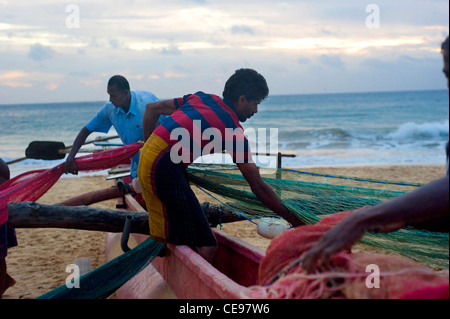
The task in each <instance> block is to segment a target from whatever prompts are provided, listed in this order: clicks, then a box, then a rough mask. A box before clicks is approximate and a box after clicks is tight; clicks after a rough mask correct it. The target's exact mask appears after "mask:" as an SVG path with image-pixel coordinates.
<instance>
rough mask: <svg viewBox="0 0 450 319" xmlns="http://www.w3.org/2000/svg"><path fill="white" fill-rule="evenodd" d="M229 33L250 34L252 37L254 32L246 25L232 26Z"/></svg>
mask: <svg viewBox="0 0 450 319" xmlns="http://www.w3.org/2000/svg"><path fill="white" fill-rule="evenodd" d="M231 33H232V34H245V33H246V34H250V35H254V34H255V31H254V30H253V28H252V27H250V26H248V25H234V26H232V27H231Z"/></svg>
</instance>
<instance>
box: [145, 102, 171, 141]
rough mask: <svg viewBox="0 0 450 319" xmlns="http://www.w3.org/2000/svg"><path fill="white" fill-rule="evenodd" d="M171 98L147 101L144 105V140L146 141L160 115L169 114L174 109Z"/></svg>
mask: <svg viewBox="0 0 450 319" xmlns="http://www.w3.org/2000/svg"><path fill="white" fill-rule="evenodd" d="M176 109H177V108H176V106H175V102H174V101H173V100H166V101H158V102H154V103H149V104H147V106H146V107H145V112H144V117H143V118H142V126H143V127H142V129H143V131H144V141H146V140H147V139H148V138H149V137H150V135H152V133H153V131H154V130H155V128H156V124H157V123H158V120H159V117H160V116H161V115H170V114H172V113H173V112H175V111H176Z"/></svg>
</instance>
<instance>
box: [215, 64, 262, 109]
mask: <svg viewBox="0 0 450 319" xmlns="http://www.w3.org/2000/svg"><path fill="white" fill-rule="evenodd" d="M242 95H245V97H246V98H247V100H249V101H258V100H261V101H263V100H265V99H266V97H267V96H268V95H269V87H268V86H267V82H266V79H264V77H263V76H262V75H261V74H259V73H258V72H256V71H255V70H252V69H239V70H236V72H235V73H234V74H233V75H232V76H231V77H230V78H229V79H228V81H227V83H225V88H224V91H223V97H224V98H225V99H227V100H228V101H230V102H231V103H235V102H237V100H238V99H239V97H240V96H242Z"/></svg>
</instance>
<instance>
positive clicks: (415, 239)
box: [188, 165, 449, 269]
mask: <svg viewBox="0 0 450 319" xmlns="http://www.w3.org/2000/svg"><path fill="white" fill-rule="evenodd" d="M188 173H189V178H190V180H191V181H192V182H194V183H195V184H197V185H199V186H201V187H202V188H203V189H207V190H208V191H210V192H212V193H214V194H215V195H216V197H220V199H222V200H223V201H222V202H226V204H227V207H231V208H233V209H235V211H236V212H237V213H239V214H243V215H245V216H248V217H250V218H251V217H252V216H253V217H254V216H261V215H273V212H271V211H270V210H268V209H267V208H265V207H264V206H263V204H262V203H261V202H260V201H259V200H258V199H257V198H256V196H255V195H254V194H253V193H252V192H251V189H250V187H249V185H248V183H247V182H246V180H245V179H244V177H243V176H242V175H241V174H240V172H239V170H237V169H236V167H235V166H234V167H233V166H230V165H228V166H226V165H225V166H224V165H222V166H221V165H215V166H213V165H191V167H190V168H189V169H188ZM263 179H264V181H265V182H266V183H267V184H269V186H271V187H272V188H273V189H274V190H275V192H276V193H277V194H278V196H279V197H280V198H281V201H282V202H283V204H284V205H285V206H286V207H287V208H289V210H290V211H291V213H292V214H294V215H295V216H297V218H299V219H300V220H302V221H303V222H304V223H305V224H307V225H310V224H316V223H317V222H318V221H320V220H321V219H322V218H324V217H326V216H329V215H332V214H336V213H338V212H343V211H348V210H354V209H357V208H361V207H364V206H371V205H376V204H378V203H381V202H382V201H386V200H389V199H391V198H394V197H396V196H400V195H402V194H404V193H405V192H408V191H411V190H412V189H415V188H417V186H420V185H418V184H411V183H410V184H408V183H398V182H390V181H385V180H384V181H383V180H373V179H365V180H363V179H356V178H351V177H343V176H331V175H320V174H312V175H311V174H310V173H306V172H300V171H293V170H277V171H276V172H275V173H274V174H273V175H272V176H267V177H263ZM375 187H376V188H375ZM448 241H449V237H448V233H436V232H429V231H421V230H417V229H413V228H404V229H401V230H399V231H396V232H392V233H389V234H375V233H370V234H367V235H366V236H364V237H363V238H362V240H361V241H360V243H361V244H362V245H364V246H365V247H366V248H369V249H377V250H380V249H381V250H383V251H385V252H389V253H396V254H398V255H401V256H405V257H408V258H411V259H413V260H415V261H419V262H422V263H426V264H428V265H431V266H433V267H435V268H437V269H442V268H446V269H448V264H449V250H448Z"/></svg>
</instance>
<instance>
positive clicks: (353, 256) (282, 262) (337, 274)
mask: <svg viewBox="0 0 450 319" xmlns="http://www.w3.org/2000/svg"><path fill="white" fill-rule="evenodd" d="M353 213H356V214H357V211H348V212H342V213H337V214H333V215H330V216H327V217H326V218H324V219H322V220H321V221H320V222H319V223H317V224H316V225H308V226H301V227H297V228H294V229H291V230H288V231H286V232H284V233H283V234H281V235H280V236H278V237H276V238H275V239H274V240H273V241H272V243H271V244H270V246H269V247H268V249H267V252H266V256H265V257H264V259H263V260H262V262H261V264H260V268H259V279H258V281H259V284H260V285H264V284H266V283H271V284H270V285H267V286H255V287H251V288H250V289H249V291H247V292H245V293H244V295H245V296H246V297H250V298H346V299H382V298H383V299H384V298H386V299H396V298H420V299H422V298H448V284H449V276H448V273H446V274H442V273H437V272H434V271H432V270H431V269H430V268H428V267H426V266H424V265H422V264H420V263H417V262H415V261H412V260H410V259H406V258H404V257H400V256H393V255H385V254H379V253H371V252H356V253H352V252H340V253H339V254H336V255H334V256H333V257H332V258H331V259H330V267H329V268H327V269H318V270H317V272H316V273H314V274H307V273H306V272H305V271H304V270H303V268H302V267H301V265H299V266H296V267H293V268H292V269H290V270H289V271H287V268H289V266H290V265H292V264H293V263H294V262H295V261H296V260H298V258H299V257H301V256H302V254H304V253H305V252H306V251H307V250H308V249H309V248H310V247H312V246H313V245H314V244H315V243H316V242H317V241H318V240H319V239H320V237H321V236H322V235H323V234H324V233H325V232H326V231H327V230H329V229H330V228H331V227H333V226H334V225H336V224H337V223H339V222H340V221H341V220H342V219H343V218H345V217H347V216H349V215H350V214H353ZM368 265H377V266H378V268H379V276H378V277H379V279H380V281H379V287H369V286H370V284H371V283H373V281H372V278H373V277H372V276H370V275H372V274H373V272H372V271H371V270H369V272H367V268H366V267H367V266H368ZM282 270H286V274H284V275H282V276H281V277H280V278H279V279H278V280H276V281H274V282H273V283H272V282H271V281H272V280H273V278H274V276H275V275H277V274H279V273H280V271H282ZM367 281H369V282H367ZM445 289H447V290H446V293H445Z"/></svg>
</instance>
